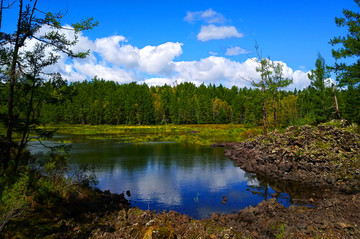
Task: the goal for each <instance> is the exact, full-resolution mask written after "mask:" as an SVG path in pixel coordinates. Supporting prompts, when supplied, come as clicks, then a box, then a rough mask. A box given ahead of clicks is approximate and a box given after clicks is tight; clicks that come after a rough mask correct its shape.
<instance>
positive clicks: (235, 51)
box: [225, 46, 251, 56]
mask: <svg viewBox="0 0 360 239" xmlns="http://www.w3.org/2000/svg"><path fill="white" fill-rule="evenodd" d="M249 53H251V51H248V50H245V49H243V48H241V47H238V46H235V47H230V48H228V49H226V53H225V55H226V56H238V55H244V54H249Z"/></svg>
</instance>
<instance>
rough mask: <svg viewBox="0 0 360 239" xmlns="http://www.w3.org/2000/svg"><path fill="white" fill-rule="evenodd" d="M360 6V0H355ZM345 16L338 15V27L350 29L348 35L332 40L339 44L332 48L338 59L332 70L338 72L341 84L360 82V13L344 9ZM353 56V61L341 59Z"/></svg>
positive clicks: (333, 43)
mask: <svg viewBox="0 0 360 239" xmlns="http://www.w3.org/2000/svg"><path fill="white" fill-rule="evenodd" d="M354 1H355V3H356V4H357V5H358V6H359V7H360V1H359V0H354ZM343 14H344V17H340V18H338V17H336V18H335V23H336V25H337V26H338V27H345V28H347V30H348V33H347V34H346V36H337V37H334V38H333V39H332V40H330V44H331V45H332V46H338V48H337V49H333V50H332V55H333V57H334V58H335V59H336V60H337V61H336V63H335V66H334V67H332V70H334V71H335V73H336V74H337V79H338V80H339V83H340V85H341V86H342V85H356V84H358V83H359V82H360V62H359V59H358V58H359V56H360V43H359V39H360V14H359V13H357V12H353V11H350V10H347V9H344V10H343ZM348 58H353V59H354V61H352V63H348V61H347V62H346V63H345V62H340V63H339V60H341V59H348Z"/></svg>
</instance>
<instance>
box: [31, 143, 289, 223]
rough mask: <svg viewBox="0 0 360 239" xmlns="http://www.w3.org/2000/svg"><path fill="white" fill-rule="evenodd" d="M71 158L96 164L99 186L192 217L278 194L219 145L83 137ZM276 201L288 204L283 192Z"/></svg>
mask: <svg viewBox="0 0 360 239" xmlns="http://www.w3.org/2000/svg"><path fill="white" fill-rule="evenodd" d="M39 147H40V146H39V145H36V143H33V144H32V146H31V147H30V150H32V151H33V152H36V151H39ZM69 161H70V165H71V167H76V166H77V165H81V164H88V165H89V166H90V167H92V168H94V170H95V174H96V176H97V180H98V182H99V183H98V185H97V187H98V188H100V189H101V190H110V191H111V192H116V193H122V192H125V191H127V190H130V192H131V196H129V197H127V198H128V199H129V200H130V201H131V204H132V205H133V206H137V207H139V208H141V209H145V210H146V209H150V210H158V211H163V210H175V211H178V212H181V213H185V214H187V215H189V216H191V217H193V218H204V217H208V216H210V215H211V214H212V213H214V212H219V213H231V212H234V211H235V212H237V211H238V210H239V209H243V208H245V207H247V206H250V205H252V206H255V205H257V204H258V203H259V202H261V201H262V200H264V199H265V198H270V197H271V196H270V195H272V194H273V193H275V191H274V190H273V189H272V188H271V187H269V186H267V184H266V183H261V182H259V181H258V180H257V179H256V177H255V175H253V174H248V173H246V172H244V171H243V170H241V169H240V168H238V167H235V166H234V165H233V163H232V162H231V161H230V160H228V159H227V158H225V157H224V152H223V149H221V148H211V147H206V146H199V145H191V144H179V143H171V142H161V143H160V142H152V143H142V144H129V143H118V142H115V141H111V140H106V141H100V140H98V141H96V140H91V141H90V140H85V139H84V140H77V143H74V144H73V145H72V148H71V153H70V159H69ZM265 189H266V190H265ZM224 199H225V200H224ZM278 200H279V201H280V202H281V203H282V204H284V205H285V206H288V205H289V204H290V201H289V200H290V199H289V195H287V194H285V193H281V194H279V195H278Z"/></svg>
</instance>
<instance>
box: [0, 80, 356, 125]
mask: <svg viewBox="0 0 360 239" xmlns="http://www.w3.org/2000/svg"><path fill="white" fill-rule="evenodd" d="M21 87H22V90H21V91H19V92H18V94H17V99H16V100H15V104H16V106H17V107H16V109H17V111H16V115H17V116H18V117H19V118H22V117H25V116H24V115H22V113H21V112H24V111H23V110H22V107H25V106H26V105H27V102H28V100H29V98H30V97H31V95H30V94H29V92H27V90H26V85H23V86H21ZM1 93H2V95H3V97H2V99H3V100H4V99H6V97H5V96H6V94H7V92H6V89H3V90H2V92H1ZM335 96H336V97H337V101H338V107H339V114H340V117H341V118H345V119H347V120H349V121H351V122H357V123H359V122H360V107H359V105H358V103H357V102H359V100H358V99H359V98H360V89H359V87H357V86H349V87H348V88H347V89H345V88H344V89H337V90H333V88H332V87H331V86H327V85H326V84H325V82H323V83H322V84H320V86H318V85H316V83H313V84H311V85H310V86H308V87H307V88H305V89H302V90H296V89H295V90H294V91H286V90H280V91H279V92H277V94H276V96H275V97H274V96H273V92H267V93H266V96H265V107H266V113H267V121H268V125H269V126H270V127H272V126H273V125H274V114H273V110H274V105H273V103H274V102H273V97H274V99H275V107H276V118H277V119H276V121H277V125H278V126H283V127H284V126H288V125H293V124H305V123H306V124H318V123H322V122H326V121H328V120H331V119H334V118H338V117H339V116H338V115H337V113H336V108H335V102H334V97H335ZM33 102H34V103H35V106H34V109H35V111H34V112H33V114H34V120H36V121H37V122H38V123H42V124H56V123H68V124H92V125H98V124H112V125H119V124H122V125H123V124H125V125H149V124H156V125H159V124H217V123H221V124H225V123H235V124H245V125H261V123H262V122H261V120H262V110H261V107H262V93H261V90H259V89H257V88H246V87H245V88H238V87H236V86H233V87H232V88H231V89H229V88H226V87H223V86H222V85H219V86H215V85H208V86H207V85H204V84H202V85H200V86H196V85H194V84H193V83H181V84H178V85H175V86H168V85H164V86H157V87H149V86H148V85H146V84H143V85H139V84H136V83H135V82H133V83H128V84H118V83H116V82H112V81H105V80H103V79H99V78H94V79H92V80H90V81H86V80H85V81H83V82H72V83H70V84H67V83H66V82H61V83H60V84H54V83H53V84H52V83H49V82H46V83H44V84H43V85H41V86H40V87H39V89H37V92H36V95H35V96H33ZM2 105H3V106H5V105H6V104H2ZM5 110H6V107H3V108H2V113H5Z"/></svg>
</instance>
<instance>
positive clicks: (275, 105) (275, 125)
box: [274, 90, 276, 129]
mask: <svg viewBox="0 0 360 239" xmlns="http://www.w3.org/2000/svg"><path fill="white" fill-rule="evenodd" d="M275 128H276V90H274V129H275Z"/></svg>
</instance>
